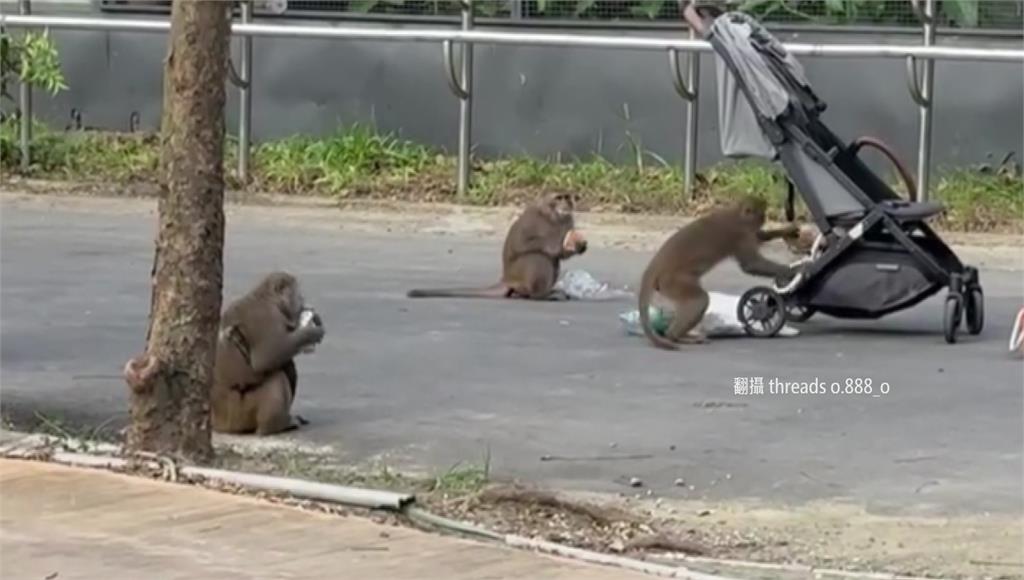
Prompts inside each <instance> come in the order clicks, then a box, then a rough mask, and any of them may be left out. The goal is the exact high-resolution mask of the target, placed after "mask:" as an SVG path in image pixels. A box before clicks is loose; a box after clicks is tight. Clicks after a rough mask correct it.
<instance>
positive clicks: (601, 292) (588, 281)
mask: <svg viewBox="0 0 1024 580" xmlns="http://www.w3.org/2000/svg"><path fill="white" fill-rule="evenodd" d="M555 290H561V291H562V292H565V293H566V294H568V295H569V297H570V298H575V299H577V300H616V299H618V298H629V297H632V296H633V293H632V292H629V291H628V290H619V289H615V288H610V287H609V286H608V284H607V283H602V282H598V281H597V279H596V278H594V277H593V276H591V275H590V273H589V272H587V271H585V270H570V271H568V272H566V273H565V275H564V276H562V279H561V280H559V281H558V283H557V284H555Z"/></svg>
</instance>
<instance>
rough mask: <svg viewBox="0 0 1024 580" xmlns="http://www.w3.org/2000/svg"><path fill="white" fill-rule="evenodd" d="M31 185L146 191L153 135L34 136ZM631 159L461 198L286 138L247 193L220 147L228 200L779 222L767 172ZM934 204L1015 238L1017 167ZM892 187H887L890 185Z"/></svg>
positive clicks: (533, 173)
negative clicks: (562, 206) (735, 213)
mask: <svg viewBox="0 0 1024 580" xmlns="http://www.w3.org/2000/svg"><path fill="white" fill-rule="evenodd" d="M34 135H35V139H34V142H33V166H32V170H31V174H32V175H33V176H36V177H43V178H49V179H56V180H74V181H80V182H90V181H92V182H103V181H106V182H116V183H123V182H155V181H156V180H157V177H158V176H157V167H158V160H159V141H158V139H157V138H156V137H155V136H154V135H143V134H117V133H103V132H91V131H86V132H56V131H51V130H48V129H46V127H43V126H41V125H38V124H37V125H36V129H35V133H34ZM631 151H632V154H633V157H634V159H633V160H632V162H630V163H626V164H614V163H612V162H610V161H608V160H607V159H604V158H602V157H599V156H591V157H587V158H580V159H572V160H568V161H567V160H563V159H560V158H559V159H537V158H530V157H514V158H505V159H497V160H486V161H480V160H475V161H476V164H475V166H474V168H473V169H474V171H473V182H472V183H473V185H472V187H471V188H470V190H469V191H468V192H467V194H466V196H465V197H464V198H461V199H460V198H458V197H457V195H456V193H455V187H454V173H455V160H454V159H453V158H452V157H451V156H449V155H446V154H443V153H441V152H438V151H435V150H432V149H431V148H429V147H425V146H423V145H420V144H416V143H413V142H410V141H408V140H404V139H401V138H399V137H397V136H395V135H391V134H386V133H381V132H379V131H376V130H374V129H373V128H372V127H368V126H365V125H354V126H350V127H347V128H346V129H344V130H338V131H336V132H335V133H333V134H331V135H328V136H327V137H323V138H313V137H309V136H295V137H290V138H287V139H282V140H279V141H272V142H267V143H261V144H259V145H256V146H255V147H254V148H253V152H252V162H251V167H252V170H251V172H252V174H251V177H250V182H249V183H248V184H242V183H240V182H239V181H238V179H237V177H236V176H235V175H234V167H235V160H236V159H237V146H236V144H235V143H234V142H233V141H232V140H228V141H227V142H226V149H225V166H226V175H227V179H228V185H229V186H230V187H232V188H234V189H242V190H248V191H263V192H274V193H285V194H295V195H323V196H332V197H336V198H346V199H353V198H363V199H384V200H406V201H417V202H454V203H464V204H470V205H488V206H493V205H519V204H522V203H523V202H525V201H526V200H528V199H532V198H534V197H535V196H536V195H538V194H539V193H541V192H543V191H550V190H554V189H557V190H566V191H572V192H575V193H577V194H578V195H579V196H580V206H581V208H582V209H589V210H593V211H619V212H627V213H661V214H665V213H668V214H695V213H699V212H702V211H704V210H706V209H707V208H708V207H710V206H714V205H719V204H722V203H725V202H728V201H729V200H731V199H734V198H736V197H737V196H740V195H747V194H754V195H758V196H761V197H764V198H765V199H767V200H768V201H769V202H770V204H769V206H770V208H771V210H770V211H771V217H772V218H773V219H779V218H781V217H782V202H783V200H784V197H785V181H784V180H783V178H782V174H781V172H780V170H779V169H778V168H776V167H775V166H772V165H768V164H764V163H759V162H750V161H743V162H727V163H723V164H720V165H717V166H714V167H710V168H707V169H705V170H704V171H702V172H701V173H700V174H699V175H698V176H697V180H696V190H695V192H694V195H693V196H692V197H691V198H689V199H687V198H686V197H685V196H684V195H683V193H682V192H683V175H682V172H681V170H680V169H679V168H677V167H674V166H672V165H669V164H667V163H666V162H665V161H664V160H662V159H660V158H658V157H657V156H655V155H653V154H651V153H649V152H646V151H644V150H643V149H642V148H641V147H640V146H639V145H636V146H634V147H633V148H632V149H631ZM18 158H19V150H18V147H17V126H16V124H15V121H14V120H7V121H5V122H4V123H3V124H2V125H0V165H2V166H3V167H2V169H3V173H4V174H7V173H12V172H14V171H15V169H16V168H17V167H18ZM938 173H939V174H940V176H939V177H938V178H937V179H936V180H935V184H936V185H935V187H934V188H933V195H934V197H935V198H936V199H938V200H940V201H943V202H945V203H946V205H947V206H948V209H949V211H948V213H947V215H946V216H945V217H944V218H943V219H942V221H941V222H940V224H939V225H940V226H941V227H943V228H944V229H949V230H960V231H997V232H1014V233H1020V232H1024V179H1022V177H1021V173H1020V169H1019V167H1017V166H1015V165H1011V164H1009V163H1006V162H1004V163H1003V164H1001V165H1000V166H998V167H977V168H952V169H950V170H946V171H939V172H938ZM890 181H892V182H893V183H896V182H897V180H895V179H891V180H890Z"/></svg>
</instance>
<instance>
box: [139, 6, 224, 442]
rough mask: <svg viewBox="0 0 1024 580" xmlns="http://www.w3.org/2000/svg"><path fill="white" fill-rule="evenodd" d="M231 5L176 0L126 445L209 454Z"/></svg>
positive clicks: (220, 276) (219, 287) (220, 277)
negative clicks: (155, 217)
mask: <svg viewBox="0 0 1024 580" xmlns="http://www.w3.org/2000/svg"><path fill="white" fill-rule="evenodd" d="M231 4H232V3H231V2H224V1H220V0H175V2H174V4H173V7H172V9H171V10H172V12H171V33H170V42H169V44H170V48H169V50H168V55H167V61H166V63H165V65H164V114H163V117H162V122H161V145H162V151H161V162H160V165H161V170H162V173H163V175H162V177H163V179H162V180H161V181H162V183H161V195H160V201H159V214H160V217H159V231H158V233H157V239H156V254H155V256H154V261H153V272H152V284H153V295H152V303H151V305H150V308H151V312H150V319H149V331H148V332H147V336H146V352H145V353H144V354H142V355H140V356H138V357H135V358H134V359H132V360H130V361H128V364H127V365H126V366H125V373H124V374H125V379H126V381H127V382H128V386H129V390H130V393H131V418H132V424H131V427H130V429H129V431H128V441H127V443H128V447H129V449H133V450H138V451H149V452H154V453H161V454H167V455H172V456H176V457H180V458H184V459H189V460H195V461H205V460H208V459H209V458H210V457H212V455H213V448H212V445H211V442H210V384H211V382H212V380H213V363H214V359H215V354H216V345H217V331H218V325H219V323H220V309H221V290H222V285H223V252H224V103H225V86H224V85H225V80H226V75H227V63H228V58H229V52H228V50H229V48H228V47H229V45H228V43H229V39H230V31H231V24H230V8H231Z"/></svg>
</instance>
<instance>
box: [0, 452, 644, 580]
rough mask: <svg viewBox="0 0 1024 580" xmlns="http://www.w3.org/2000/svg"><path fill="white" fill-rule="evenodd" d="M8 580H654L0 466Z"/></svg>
mask: <svg viewBox="0 0 1024 580" xmlns="http://www.w3.org/2000/svg"><path fill="white" fill-rule="evenodd" d="M0 494H2V509H0V553H2V555H3V557H2V560H0V577H2V578H4V579H5V580H23V579H24V580H30V579H31V580H44V579H51V580H71V579H79V578H80V579H89V580H96V579H99V578H117V579H121V578H124V579H129V578H132V579H139V580H164V579H172V578H174V579H178V578H180V579H189V580H198V579H205V578H210V579H216V580H228V579H234V578H240V579H241V578H246V579H256V578H275V579H277V578H281V579H284V578H302V579H314V578H330V579H332V580H336V579H346V578H353V579H356V578H357V579H367V580H370V579H373V580H377V579H394V580H399V579H405V578H408V579H417V580H424V579H429V578H437V579H445V580H459V579H464V578H466V579H468V578H473V579H479V580H482V579H485V578H487V579H498V578H529V579H531V580H533V579H544V578H564V579H573V580H629V579H631V578H650V577H649V576H645V575H642V574H638V573H630V572H627V571H625V570H621V569H614V568H602V567H597V566H591V565H587V564H581V563H577V562H572V561H567V560H562V559H556V558H553V557H548V556H544V555H539V554H533V553H529V552H524V551H519V550H513V549H510V548H505V547H502V546H495V545H489V544H484V543H478V542H473V541H469V540H462V539H457V538H452V537H446V536H440V535H434V534H428V533H424V532H420V531H418V530H414V529H409V528H402V527H393V526H384V525H380V524H376V523H373V522H371V521H369V520H366V519H364V518H360V517H354V516H352V517H337V516H329V515H326V514H318V513H314V512H307V511H303V510H298V509H294V508H289V507H287V506H280V505H274V504H270V503H267V502H262V501H259V500H257V499H254V498H249V497H240V496H235V495H230V494H225V493H219V492H215V491H212V490H207V489H202V488H198V487H191V486H185V485H174V484H169V483H164V482H159V481H152V480H148V479H144V478H139V477H131V476H125V475H120V474H115V473H109V472H105V471H100V470H91V469H77V468H71V467H66V466H61V465H55V464H48V463H42V462H32V461H17V460H6V459H4V460H0Z"/></svg>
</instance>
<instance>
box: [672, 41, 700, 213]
mask: <svg viewBox="0 0 1024 580" xmlns="http://www.w3.org/2000/svg"><path fill="white" fill-rule="evenodd" d="M690 34H691V35H693V34H694V32H693V31H690ZM699 58H700V54H699V53H697V52H691V53H689V54H688V55H687V59H686V79H684V78H683V72H682V71H681V70H679V51H678V50H677V49H674V48H673V49H669V51H668V63H669V72H670V73H671V74H672V86H673V87H674V88H675V89H676V93H678V94H679V96H680V97H682V98H683V100H684V101H686V136H685V139H684V140H685V141H686V143H685V146H686V151H684V152H683V193H684V195H685V196H686V197H687V199H689V197H690V196H691V195H692V194H693V179H694V174H695V172H696V170H697V122H698V119H699V116H698V110H697V98H698V93H697V91H698V89H699V88H700V87H699V83H700V80H699V75H700V61H699V60H698V59H699Z"/></svg>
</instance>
